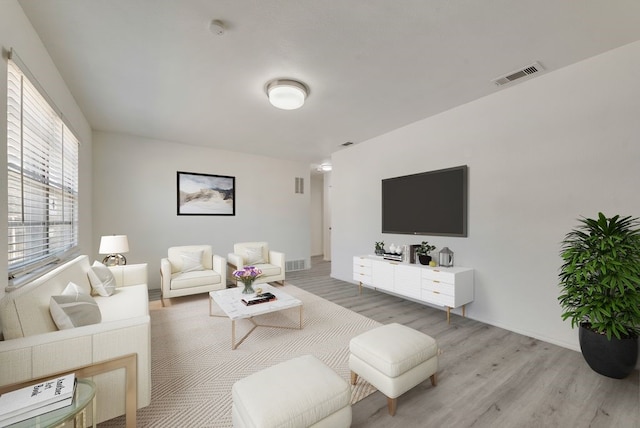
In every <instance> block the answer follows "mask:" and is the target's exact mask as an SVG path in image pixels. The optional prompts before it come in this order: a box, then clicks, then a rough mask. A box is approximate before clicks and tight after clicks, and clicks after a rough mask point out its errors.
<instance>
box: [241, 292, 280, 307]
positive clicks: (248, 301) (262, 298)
mask: <svg viewBox="0 0 640 428" xmlns="http://www.w3.org/2000/svg"><path fill="white" fill-rule="evenodd" d="M272 300H276V296H275V295H273V294H272V293H262V294H256V295H255V296H253V297H243V298H242V303H244V304H245V305H246V306H250V305H257V304H258V303H265V302H271V301H272Z"/></svg>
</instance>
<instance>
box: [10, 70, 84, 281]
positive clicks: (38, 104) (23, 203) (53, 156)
mask: <svg viewBox="0 0 640 428" xmlns="http://www.w3.org/2000/svg"><path fill="white" fill-rule="evenodd" d="M8 64H9V65H8V73H7V75H8V79H7V80H8V81H7V94H8V96H7V163H8V179H7V183H8V215H9V218H8V226H9V229H8V232H9V233H8V237H9V247H8V273H9V279H10V280H12V279H13V278H15V277H17V276H20V275H24V274H28V273H31V272H33V271H35V270H36V269H38V268H41V267H42V266H44V265H46V264H49V263H51V262H54V261H56V260H57V259H59V258H60V256H62V255H63V254H64V253H66V252H68V251H69V250H72V249H73V248H75V247H76V246H77V245H78V144H79V143H78V140H77V138H76V137H75V136H74V135H73V133H72V132H71V131H70V130H69V128H68V127H67V126H66V125H65V123H64V122H63V120H62V118H61V115H60V114H58V113H57V112H56V110H55V108H54V106H52V105H51V104H50V103H49V102H47V99H46V98H45V96H43V95H42V94H41V93H40V92H39V91H38V89H37V88H36V86H35V85H34V83H33V82H31V81H30V80H29V78H28V77H27V76H28V73H25V72H23V70H21V68H20V67H19V66H18V65H17V64H16V63H15V62H14V61H11V60H10V61H8Z"/></svg>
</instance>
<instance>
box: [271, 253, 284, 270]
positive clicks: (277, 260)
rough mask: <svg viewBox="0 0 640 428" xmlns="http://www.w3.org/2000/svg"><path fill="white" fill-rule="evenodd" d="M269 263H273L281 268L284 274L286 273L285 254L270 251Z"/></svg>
mask: <svg viewBox="0 0 640 428" xmlns="http://www.w3.org/2000/svg"><path fill="white" fill-rule="evenodd" d="M269 263H271V264H272V265H276V266H280V268H281V269H282V272H284V253H281V252H279V251H271V250H270V251H269Z"/></svg>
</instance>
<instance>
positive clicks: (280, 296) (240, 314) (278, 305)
mask: <svg viewBox="0 0 640 428" xmlns="http://www.w3.org/2000/svg"><path fill="white" fill-rule="evenodd" d="M254 288H262V292H263V293H266V292H270V293H273V294H274V295H275V296H276V300H273V301H271V302H265V303H258V304H255V305H250V306H246V305H245V304H243V303H242V302H241V299H242V298H243V297H245V296H254V295H253V294H242V289H243V287H235V288H227V289H225V290H219V291H211V292H210V293H209V316H212V317H215V316H221V315H214V314H213V302H216V303H217V305H218V306H219V307H220V309H222V311H223V312H224V313H225V314H226V316H227V317H229V319H230V320H231V349H236V348H237V347H238V346H240V344H241V343H242V342H243V341H244V340H245V339H246V338H247V336H249V334H251V332H252V331H253V330H255V329H256V327H271V328H288V329H296V330H302V301H301V300H299V299H296V298H295V297H293V296H290V295H289V294H287V293H285V292H284V291H282V290H279V289H277V288H275V287H273V286H271V285H269V284H260V285H259V286H258V287H256V286H255V285H254ZM296 307H297V308H299V311H300V324H299V327H291V326H280V325H269V324H258V323H257V322H256V321H255V320H254V319H253V317H255V316H257V315H264V314H269V313H272V312H278V311H283V310H285V309H291V308H296ZM240 319H248V320H249V321H251V323H252V324H253V327H252V328H251V330H249V331H248V332H247V334H245V335H244V336H243V337H242V338H241V339H240V340H238V341H237V342H236V320H240Z"/></svg>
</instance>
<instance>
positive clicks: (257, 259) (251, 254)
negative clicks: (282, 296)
mask: <svg viewBox="0 0 640 428" xmlns="http://www.w3.org/2000/svg"><path fill="white" fill-rule="evenodd" d="M284 259H285V255H284V253H281V252H279V251H273V250H270V249H269V243H268V242H264V241H257V242H238V243H236V244H234V245H233V253H229V254H228V255H227V265H228V266H229V278H230V279H232V280H236V278H234V276H233V271H235V270H240V269H242V268H243V267H245V266H255V267H256V268H258V269H260V270H261V271H262V275H261V276H259V277H258V278H257V279H256V281H255V282H254V284H264V283H268V282H278V283H280V285H284V277H285V260H284ZM237 283H238V281H237V280H236V284H237Z"/></svg>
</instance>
